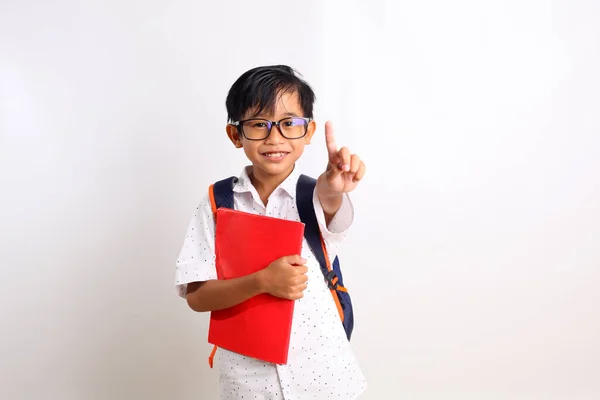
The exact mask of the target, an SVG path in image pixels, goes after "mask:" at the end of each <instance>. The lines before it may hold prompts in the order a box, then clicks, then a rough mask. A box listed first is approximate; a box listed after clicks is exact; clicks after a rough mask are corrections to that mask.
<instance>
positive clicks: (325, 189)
mask: <svg viewBox="0 0 600 400" xmlns="http://www.w3.org/2000/svg"><path fill="white" fill-rule="evenodd" d="M316 190H317V196H318V199H319V202H320V203H321V208H323V212H324V213H325V214H326V215H329V216H332V215H334V214H335V213H336V212H337V211H338V210H339V209H340V207H341V206H342V201H343V193H340V192H335V191H332V190H330V189H329V185H327V182H326V181H325V175H324V174H323V175H321V176H319V178H318V179H317V187H316Z"/></svg>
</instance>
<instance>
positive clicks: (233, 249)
mask: <svg viewBox="0 0 600 400" xmlns="http://www.w3.org/2000/svg"><path fill="white" fill-rule="evenodd" d="M303 236H304V224H303V223H301V222H296V221H289V220H284V219H279V218H273V217H265V216H260V215H256V214H250V213H245V212H241V211H236V210H231V209H223V208H220V209H218V210H217V231H216V238H215V254H216V267H217V277H218V279H232V278H239V277H242V276H246V275H249V274H252V273H254V272H257V271H260V270H261V269H263V268H266V267H268V266H269V264H271V263H272V262H273V261H275V260H277V259H279V258H281V257H284V256H289V255H294V254H297V255H300V254H301V251H302V240H303ZM293 314H294V301H293V300H286V299H281V298H278V297H274V296H271V295H269V294H266V293H265V294H261V295H258V296H255V297H253V298H251V299H249V300H247V301H245V302H243V303H241V304H238V305H237V306H234V307H231V308H228V309H225V310H219V311H213V312H211V315H210V325H209V333H208V342H209V343H212V344H214V345H216V346H218V347H221V348H224V349H227V350H229V351H233V352H235V353H239V354H242V355H245V356H248V357H252V358H256V359H259V360H263V361H267V362H272V363H277V364H285V363H287V357H288V349H289V344H290V333H291V328H292V316H293Z"/></svg>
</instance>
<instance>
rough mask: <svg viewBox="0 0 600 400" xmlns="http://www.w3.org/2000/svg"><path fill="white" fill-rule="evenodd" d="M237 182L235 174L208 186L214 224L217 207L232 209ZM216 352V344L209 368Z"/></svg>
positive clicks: (212, 363)
mask: <svg viewBox="0 0 600 400" xmlns="http://www.w3.org/2000/svg"><path fill="white" fill-rule="evenodd" d="M236 182H237V178H236V177H235V176H231V177H229V178H225V179H222V180H220V181H218V182H215V183H213V184H212V185H210V187H209V188H208V198H209V199H210V207H211V209H212V212H213V219H214V222H215V224H216V223H217V209H219V208H230V209H233V185H234V184H235V183H236ZM216 352H217V346H216V345H215V346H213V349H212V351H211V353H210V356H208V365H209V366H210V368H212V367H213V365H214V359H215V354H216Z"/></svg>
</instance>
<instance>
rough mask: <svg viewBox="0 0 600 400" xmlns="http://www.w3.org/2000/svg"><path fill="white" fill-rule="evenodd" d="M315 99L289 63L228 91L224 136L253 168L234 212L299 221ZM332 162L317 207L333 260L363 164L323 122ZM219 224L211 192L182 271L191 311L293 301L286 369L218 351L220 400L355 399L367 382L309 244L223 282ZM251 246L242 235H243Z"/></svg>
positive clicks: (180, 284) (191, 230) (237, 191)
mask: <svg viewBox="0 0 600 400" xmlns="http://www.w3.org/2000/svg"><path fill="white" fill-rule="evenodd" d="M314 99H315V96H314V93H313V91H312V89H311V88H310V86H309V85H308V84H307V83H306V82H304V81H303V80H302V79H300V78H299V77H298V76H297V75H296V74H295V71H294V70H293V69H291V68H290V67H287V66H268V67H258V68H254V69H251V70H249V71H247V72H246V73H244V74H243V75H242V76H240V78H238V80H237V81H236V82H235V83H234V84H233V86H232V87H231V89H230V91H229V93H228V96H227V100H226V107H227V113H228V121H229V123H228V124H227V127H226V131H227V135H228V137H229V139H230V140H231V142H232V143H233V144H234V146H235V147H236V148H240V149H243V150H244V152H245V154H246V157H247V158H248V159H249V160H250V162H251V164H252V165H250V166H248V167H246V168H244V169H243V171H242V173H241V175H240V176H239V180H238V181H237V182H236V183H235V185H234V187H233V191H234V208H235V209H237V210H240V211H245V212H250V213H255V214H260V215H267V216H271V217H276V218H283V219H290V220H295V221H299V220H300V217H299V215H298V210H297V208H296V202H295V201H296V200H295V198H296V182H297V180H298V178H299V175H300V173H299V172H298V171H297V168H296V161H297V160H298V159H299V158H300V157H301V156H302V153H303V151H304V146H305V145H306V144H309V143H310V142H311V139H312V137H313V134H314V133H315V129H316V123H315V122H314V121H313V119H312V118H313V103H314ZM325 139H326V140H325V143H326V145H327V149H328V157H329V160H328V163H327V167H326V168H325V171H324V172H323V173H322V174H321V175H320V176H319V178H318V179H317V185H316V187H315V190H314V193H313V197H312V198H313V205H314V208H315V212H316V215H317V219H318V223H319V227H320V230H321V234H322V236H323V239H324V242H325V246H326V249H327V251H328V254H329V258H330V260H333V259H335V257H336V253H337V247H338V246H339V244H340V243H341V242H342V240H343V237H344V235H345V233H346V231H347V230H348V228H349V227H350V225H351V223H352V220H353V207H352V204H351V202H350V199H349V197H348V194H347V193H348V192H351V191H352V190H354V189H355V188H356V186H357V185H358V183H359V182H360V180H361V179H362V178H363V176H364V174H365V165H364V163H363V162H362V161H361V160H360V158H359V157H358V156H357V155H355V154H351V153H350V151H349V150H348V149H347V148H342V149H340V150H338V149H337V147H336V143H335V139H334V134H333V128H332V126H331V123H329V122H328V123H327V124H326V125H325ZM214 235H215V227H214V220H213V213H212V209H211V204H210V200H209V198H208V194H207V195H206V196H205V198H204V200H203V201H202V202H201V204H200V205H199V207H198V208H197V210H196V212H195V214H194V216H193V218H192V220H191V222H190V225H189V227H188V230H187V236H186V238H185V242H184V245H183V248H182V250H181V253H180V255H179V258H178V260H177V268H176V286H177V288H178V289H179V293H180V295H181V296H182V297H185V298H186V300H187V303H188V305H189V307H190V308H191V309H192V310H194V311H197V312H210V311H213V310H220V309H225V308H229V307H232V306H234V305H237V304H239V303H241V302H243V301H245V300H247V299H249V298H251V297H253V296H256V295H258V294H261V293H269V294H271V295H273V296H277V297H281V298H285V299H292V300H295V301H296V303H295V307H294V316H293V321H292V334H291V338H290V347H289V355H288V363H287V364H286V365H276V364H271V363H266V362H263V361H260V360H256V359H252V358H250V357H245V356H242V355H240V354H236V353H232V352H230V351H227V350H225V349H222V348H219V349H218V351H217V353H216V357H215V364H217V365H218V366H219V371H220V387H221V399H228V400H238V399H262V400H272V399H280V400H282V399H285V400H307V399H311V400H314V399H318V400H321V399H344V400H349V399H355V398H357V397H358V396H359V395H360V394H361V393H362V392H363V391H364V389H365V388H366V382H365V379H364V377H363V375H362V372H361V370H360V368H359V366H358V364H357V362H356V359H355V357H354V355H353V353H352V350H351V348H350V345H349V342H348V339H347V338H346V334H345V331H344V328H343V326H342V323H341V321H340V317H339V315H338V311H337V308H336V305H335V302H334V300H333V297H332V295H331V292H330V291H329V289H328V287H327V284H326V282H325V280H324V277H323V274H322V272H321V270H320V267H319V264H318V261H317V260H316V258H315V256H314V255H313V254H312V252H311V250H310V248H309V247H308V246H307V243H306V240H304V244H303V247H302V254H290V255H289V256H286V257H283V258H281V259H279V260H274V261H273V262H272V263H271V264H270V265H269V266H267V267H266V268H265V269H263V270H261V271H259V272H257V273H255V274H252V275H248V276H245V277H242V278H237V279H231V280H217V274H216V268H215V256H214ZM240 240H244V238H240Z"/></svg>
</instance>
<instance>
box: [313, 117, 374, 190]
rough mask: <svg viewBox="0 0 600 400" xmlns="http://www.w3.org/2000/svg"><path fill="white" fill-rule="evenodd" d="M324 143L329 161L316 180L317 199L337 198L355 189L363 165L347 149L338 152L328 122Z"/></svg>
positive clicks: (362, 173) (360, 177)
mask: <svg viewBox="0 0 600 400" xmlns="http://www.w3.org/2000/svg"><path fill="white" fill-rule="evenodd" d="M325 142H326V144H327V153H328V157H329V160H328V162H327V168H326V169H325V172H324V173H323V174H322V175H321V176H320V177H319V180H318V181H319V182H318V186H317V188H318V193H319V197H321V198H327V197H339V196H341V195H342V194H343V193H348V192H351V191H353V190H354V189H356V187H357V186H358V183H359V182H360V180H361V179H362V178H363V176H364V175H365V163H364V162H362V160H361V159H360V158H359V157H358V156H357V155H356V154H351V153H350V150H348V148H347V147H342V148H341V149H340V150H338V148H337V145H336V143H335V136H334V134H333V126H332V124H331V122H329V121H328V122H327V123H326V124H325Z"/></svg>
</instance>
